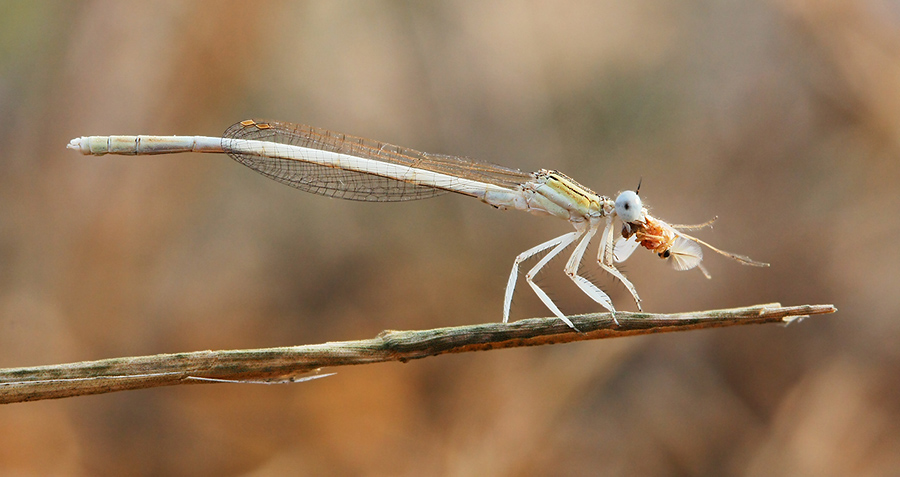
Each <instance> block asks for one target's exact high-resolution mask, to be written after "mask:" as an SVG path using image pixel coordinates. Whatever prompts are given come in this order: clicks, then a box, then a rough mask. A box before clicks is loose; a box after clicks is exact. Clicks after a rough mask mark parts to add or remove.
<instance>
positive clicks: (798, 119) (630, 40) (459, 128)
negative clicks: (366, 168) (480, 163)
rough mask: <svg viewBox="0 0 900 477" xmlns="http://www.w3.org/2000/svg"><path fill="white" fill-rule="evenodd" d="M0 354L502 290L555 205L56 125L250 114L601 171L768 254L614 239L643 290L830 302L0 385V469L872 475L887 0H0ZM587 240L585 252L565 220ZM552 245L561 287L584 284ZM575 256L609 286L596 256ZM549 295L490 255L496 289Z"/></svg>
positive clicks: (465, 318) (480, 317)
mask: <svg viewBox="0 0 900 477" xmlns="http://www.w3.org/2000/svg"><path fill="white" fill-rule="evenodd" d="M0 111H2V115H0V151H2V152H0V367H19V366H34V365H45V364H57V363H65V362H73V361H82V360H92V359H101V358H109V357H119V356H132V355H145V354H157V353H165V352H179V351H196V350H205V349H233V348H255V347H271V346H285V345H298V344H311V343H320V342H324V341H334V340H351V339H362V338H369V337H372V336H374V335H376V334H377V333H378V332H380V331H381V330H383V329H426V328H432V327H439V326H453V325H463V324H474V323H482V322H495V321H499V320H500V318H501V308H502V300H503V291H504V286H505V284H506V278H507V275H508V273H509V268H510V266H511V264H512V261H513V258H514V257H515V256H516V255H517V254H518V253H520V252H522V251H524V250H526V249H527V248H530V247H532V246H534V245H536V244H538V243H540V242H543V241H545V240H548V239H550V238H552V237H555V236H558V235H561V234H562V233H565V232H568V231H569V230H570V226H569V225H568V224H566V223H564V222H562V221H559V220H555V219H540V218H535V217H532V216H528V215H526V214H522V213H519V212H499V211H496V210H493V209H492V208H490V207H487V206H485V205H483V204H481V203H479V202H478V201H476V200H472V199H470V198H466V197H455V196H442V197H439V198H436V199H431V200H427V201H420V202H415V203H399V204H371V203H359V202H351V201H341V200H335V199H328V198H324V197H320V196H315V195H310V194H304V193H302V192H299V191H297V190H294V189H292V188H289V187H285V186H283V185H281V184H278V183H276V182H274V181H271V180H268V179H265V178H264V177H262V176H260V175H258V174H256V173H254V172H253V171H251V170H249V169H246V168H244V167H243V166H241V165H239V164H237V163H235V162H234V161H232V160H230V159H229V158H228V157H227V156H224V155H190V154H182V155H173V156H168V157H161V156H160V157H144V158H132V157H111V156H106V157H84V156H80V155H78V154H76V153H75V152H72V151H67V150H66V148H65V146H66V144H67V142H68V141H69V139H71V138H73V137H77V136H82V135H106V134H191V135H193V134H199V135H218V134H221V132H222V131H224V130H225V129H226V128H227V127H228V126H229V125H231V124H232V123H234V122H237V121H240V120H243V119H247V118H251V117H256V118H270V119H279V120H284V121H292V122H299V123H306V124H312V125H315V126H320V127H326V128H329V129H333V130H337V131H341V132H346V133H348V134H354V135H359V136H364V137H370V138H373V139H378V140H382V141H387V142H391V143H395V144H400V145H403V146H408V147H412V148H416V149H420V150H425V151H429V152H435V153H446V154H457V155H465V156H469V157H473V158H478V159H481V160H486V161H491V162H495V163H499V164H503V165H507V166H512V167H517V168H520V169H523V170H535V169H538V168H550V169H559V170H561V171H564V172H566V173H567V174H569V175H571V176H572V177H574V178H575V179H576V180H578V181H580V182H582V183H584V184H585V185H587V186H589V187H592V188H593V189H594V190H596V191H597V192H599V193H601V194H606V195H613V194H616V193H617V192H619V191H621V190H624V189H629V188H634V186H635V185H636V184H637V182H638V180H640V179H643V185H642V188H641V195H642V197H643V198H644V201H645V203H646V204H648V205H649V206H650V207H651V208H652V210H653V212H654V214H655V215H657V216H659V217H661V218H663V219H665V220H667V221H670V222H673V223H698V222H703V221H706V220H708V219H710V218H712V217H714V216H718V217H719V220H718V221H717V222H716V227H715V229H713V230H711V231H710V230H707V231H704V232H701V233H699V234H698V235H699V236H700V237H702V238H703V239H705V240H708V241H709V242H711V243H713V244H715V245H717V246H720V247H722V248H724V249H726V250H730V251H734V252H737V253H742V254H747V255H749V256H750V257H752V258H754V259H757V260H762V261H766V262H770V263H771V264H772V267H771V268H768V269H757V268H751V267H743V266H741V265H740V264H737V263H735V262H731V261H729V260H727V259H725V258H722V257H719V256H715V255H713V254H711V253H709V254H708V255H707V260H706V261H705V263H706V264H707V267H708V268H709V270H710V272H711V273H712V275H713V279H712V280H706V279H705V278H703V276H702V274H701V273H699V272H697V271H692V272H675V271H673V270H670V269H669V268H667V267H666V266H665V264H664V263H662V262H661V261H660V260H659V259H657V258H656V257H655V256H653V255H652V254H650V253H636V254H635V256H634V257H633V258H632V259H630V260H629V261H628V262H627V266H626V267H625V268H626V273H627V274H628V275H629V277H630V278H631V280H632V281H633V282H634V283H635V285H636V286H637V288H638V290H639V291H640V293H641V296H642V298H643V299H644V305H645V309H646V310H648V311H655V312H678V311H692V310H703V309H709V308H727V307H736V306H746V305H752V304H757V303H768V302H773V301H779V302H781V303H783V304H785V305H800V304H813V303H833V304H835V305H836V306H837V307H838V309H839V310H840V311H839V312H838V313H837V314H836V315H831V316H825V317H816V318H814V319H810V320H807V321H805V322H803V323H800V324H795V325H792V326H790V327H786V328H785V327H779V326H760V327H741V328H733V329H723V330H712V331H703V332H692V333H682V334H666V335H659V336H648V337H637V338H626V339H616V340H605V341H592V342H583V343H576V344H568V345H562V346H552V347H541V348H529V349H514V350H503V351H494V352H483V353H468V354H464V355H455V356H442V357H438V358H430V359H426V360H421V361H415V362H410V363H407V364H398V363H390V364H380V365H371V366H362V367H355V368H343V369H339V370H338V374H337V375H336V376H333V377H329V378H327V379H323V380H317V381H314V382H310V383H304V384H295V385H285V386H261V385H246V384H245V385H240V384H233V385H232V384H219V385H213V386H184V387H172V388H160V389H152V390H145V391H135V392H124V393H117V394H110V395H102V396H88V397H79V398H72V399H63V400H57V401H43V402H35V403H26V404H15V405H7V406H2V407H0V429H3V432H2V433H0V474H3V475H11V474H12V475H111V474H114V475H284V474H287V473H299V474H317V475H344V474H349V475H548V474H555V475H578V474H598V475H648V476H649V475H754V476H755V475H765V476H771V475H889V474H894V475H896V473H897V472H898V469H900V350H898V347H897V345H896V343H897V342H898V338H900V311H898V310H900V293H898V271H897V269H898V265H900V247H898V246H897V238H898V237H900V217H898V210H900V192H898V188H897V187H898V186H897V184H898V181H900V161H898V157H900V7H898V4H897V3H896V2H893V1H890V0H864V1H860V0H827V1H821V0H771V1H767V2H719V1H714V0H701V1H696V2H676V3H672V2H667V1H661V0H639V1H632V0H610V1H603V2H596V1H557V2H514V1H488V2H481V1H465V0H459V1H447V2H400V1H370V2H276V1H272V2H247V1H231V2H226V1H221V2H200V1H169V2H124V1H96V2H31V1H7V2H4V3H2V5H0ZM589 255H590V253H589ZM563 265H564V261H563V260H557V261H554V262H552V263H551V264H550V265H549V266H548V267H547V268H545V271H544V272H543V274H542V275H541V276H540V277H539V282H540V284H541V285H542V286H543V287H545V289H547V290H548V292H549V293H550V294H551V296H553V297H554V299H555V300H556V301H557V303H559V304H560V306H561V307H562V309H563V311H565V312H566V313H581V312H590V311H598V307H597V306H596V305H594V304H593V303H592V302H591V301H590V300H589V299H587V298H586V297H584V296H583V295H582V294H581V293H580V291H579V290H578V289H577V288H576V287H575V286H573V285H572V283H571V282H569V281H568V280H567V279H566V278H565V276H564V275H563V273H562V267H563ZM586 269H587V271H588V273H589V274H590V275H592V276H594V277H596V278H597V280H598V281H599V282H600V283H601V284H602V285H603V286H604V287H605V288H606V289H607V290H608V291H609V293H610V294H611V296H612V298H613V301H614V302H615V303H616V304H617V306H618V307H619V308H620V309H627V310H631V309H634V305H633V303H632V302H631V299H630V297H629V295H628V293H627V291H626V290H625V289H624V288H623V287H622V286H621V285H617V284H615V283H613V282H611V281H609V280H608V279H607V278H606V277H605V276H604V275H603V274H602V273H600V272H599V270H597V268H596V267H593V268H592V267H591V266H590V264H588V265H586ZM548 314H549V312H548V311H547V310H546V309H545V308H544V307H543V305H542V304H541V303H540V302H539V301H538V300H537V299H536V298H535V297H534V296H533V295H532V294H531V293H530V292H529V291H528V290H527V287H525V288H520V289H519V293H518V294H517V296H516V299H515V301H514V303H513V310H512V318H513V319H521V318H529V317H535V316H547V315H548Z"/></svg>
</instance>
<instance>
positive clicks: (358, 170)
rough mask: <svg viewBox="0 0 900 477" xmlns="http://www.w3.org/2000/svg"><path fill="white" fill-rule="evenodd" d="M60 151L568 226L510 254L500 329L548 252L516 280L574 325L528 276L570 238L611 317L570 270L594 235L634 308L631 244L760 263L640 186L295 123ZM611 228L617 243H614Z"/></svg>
mask: <svg viewBox="0 0 900 477" xmlns="http://www.w3.org/2000/svg"><path fill="white" fill-rule="evenodd" d="M68 147H69V148H70V149H75V150H77V151H80V152H81V153H82V154H93V155H98V156H99V155H103V154H124V155H149V154H168V153H177V152H216V153H223V152H224V153H226V154H228V155H229V156H231V157H232V158H234V159H235V160H236V161H238V162H240V163H241V164H244V165H245V166H248V167H250V168H251V169H254V170H256V171H257V172H259V173H261V174H263V175H265V176H266V177H269V178H271V179H274V180H276V181H278V182H282V183H284V184H287V185H290V186H292V187H296V188H298V189H300V190H304V191H307V192H312V193H315V194H321V195H325V196H330V197H339V198H342V199H351V200H362V201H374V202H392V201H404V200H415V199H424V198H428V197H434V196H436V195H439V194H442V193H444V192H448V191H449V192H456V193H458V194H463V195H467V196H471V197H475V198H478V199H480V200H481V201H482V202H485V203H486V204H489V205H492V206H494V207H496V208H498V209H517V210H523V211H526V212H530V213H532V214H535V215H551V216H554V217H559V218H562V219H565V220H567V221H569V223H571V224H572V225H573V226H574V227H575V231H574V232H569V233H567V234H565V235H561V236H559V237H556V238H554V239H552V240H548V241H546V242H544V243H542V244H540V245H538V246H536V247H533V248H531V249H529V250H526V251H525V252H522V253H521V254H519V256H518V257H516V259H515V261H514V262H513V267H512V272H511V273H510V275H509V281H508V282H507V286H506V295H505V297H504V300H503V322H504V323H506V322H507V321H508V320H509V311H510V306H511V304H512V298H513V290H515V286H516V281H517V278H518V275H519V265H520V264H521V263H522V262H524V261H525V260H527V259H529V258H531V257H532V256H534V255H537V254H539V253H541V252H543V251H546V250H548V249H549V252H547V253H546V254H545V255H544V256H543V257H541V259H540V260H538V262H537V263H536V264H535V265H534V266H533V267H531V269H530V270H528V272H527V273H525V281H526V282H527V283H528V285H529V286H530V287H531V289H532V290H534V292H535V293H536V294H537V296H538V297H539V298H540V300H541V301H542V302H543V303H544V305H546V306H547V308H549V309H550V311H552V312H553V314H554V315H556V316H557V317H559V319H561V320H562V321H564V322H565V323H566V324H567V325H569V326H570V327H572V328H575V326H574V325H573V324H572V322H571V321H570V320H569V319H568V318H566V315H564V314H563V313H562V311H560V309H559V307H557V306H556V304H555V303H553V300H551V299H550V297H549V296H548V295H547V293H545V292H544V290H542V289H541V288H540V287H539V286H538V285H537V284H536V283H535V282H534V277H535V275H536V274H537V273H538V272H539V271H540V270H541V269H542V268H543V267H544V266H545V265H546V264H547V263H548V262H549V261H550V260H551V259H553V257H555V256H557V255H558V254H559V253H560V252H562V251H563V250H564V249H565V248H566V247H568V246H570V245H572V244H573V243H575V242H578V244H577V245H576V246H575V251H574V252H573V253H572V255H571V256H570V257H569V260H568V261H567V262H566V265H565V268H564V270H565V273H566V275H568V276H569V278H571V279H572V281H573V282H575V284H576V285H577V286H578V287H579V288H580V289H581V290H582V291H583V292H584V293H585V294H587V296H589V297H590V298H591V299H593V300H594V301H596V302H597V303H599V304H600V305H601V306H603V307H604V308H606V309H607V310H609V311H610V312H612V313H613V319H615V307H614V306H613V304H612V300H610V298H609V296H608V295H607V294H606V293H605V292H604V291H603V290H601V289H600V287H598V286H597V285H595V284H594V283H592V282H591V281H590V280H588V279H587V278H585V277H584V276H582V275H579V273H578V268H579V266H580V264H581V260H582V258H583V257H584V254H585V251H586V250H587V247H588V244H589V243H590V242H591V240H592V239H593V238H594V236H595V235H597V233H598V232H600V245H599V247H598V250H597V262H598V263H599V265H600V267H601V268H602V269H603V270H605V271H606V272H608V273H609V274H610V275H612V276H613V277H615V279H617V280H619V281H620V282H621V283H622V284H624V285H625V288H626V289H628V291H629V292H630V293H631V296H632V297H633V298H634V301H635V303H636V304H637V307H638V309H641V299H640V297H639V296H638V293H637V290H635V288H634V285H632V283H631V282H630V281H629V280H628V279H627V278H625V276H624V275H623V274H622V273H621V272H620V271H619V270H618V269H617V268H616V266H615V263H616V262H621V261H624V260H625V259H626V258H628V256H629V255H631V253H632V252H633V251H634V250H635V249H636V248H637V247H638V246H643V247H644V248H647V249H649V250H652V251H653V252H655V253H656V254H657V255H659V256H660V257H661V258H663V259H665V260H667V261H668V262H669V263H670V264H671V265H672V266H673V267H674V268H675V269H677V270H689V269H691V268H695V267H699V268H700V270H701V271H703V273H704V274H705V275H706V276H707V277H709V274H708V273H707V272H706V269H705V268H703V266H702V265H701V264H700V262H701V261H702V260H703V251H702V250H701V249H700V245H704V246H706V247H709V248H710V249H711V250H713V251H715V252H717V253H720V254H722V255H725V256H726V257H729V258H732V259H734V260H737V261H738V262H740V263H743V264H745V265H754V266H763V267H764V266H768V264H766V263H761V262H756V261H753V260H751V259H750V258H748V257H745V256H743V255H736V254H733V253H729V252H725V251H722V250H719V249H717V248H715V247H713V246H711V245H709V244H707V243H706V242H703V241H701V240H699V239H697V238H694V237H691V236H689V235H686V234H685V233H684V232H683V231H682V230H686V229H689V228H691V227H679V226H673V225H669V224H667V223H665V222H663V221H662V220H659V219H656V218H654V217H652V216H651V215H650V214H649V212H648V210H647V208H646V207H644V206H643V204H642V202H641V199H640V196H639V195H638V192H639V189H640V185H639V186H638V188H637V190H634V191H631V190H626V191H624V192H622V193H620V194H619V195H618V197H617V198H616V199H615V200H613V199H611V198H610V197H606V196H602V195H598V194H596V193H595V192H593V191H592V190H590V189H588V188H587V187H584V186H583V185H581V184H579V183H577V182H575V181H574V180H573V179H571V178H569V177H567V176H566V175H564V174H562V173H561V172H558V171H552V170H543V169H542V170H539V171H537V172H531V173H528V172H522V171H520V170H518V169H511V168H507V167H503V166H498V165H495V164H490V163H486V162H479V161H474V160H471V159H467V158H463V157H456V156H446V155H440V154H429V153H425V152H419V151H416V150H413V149H407V148H403V147H398V146H393V145H391V144H387V143H383V142H378V141H372V140H369V139H363V138H359V137H354V136H349V135H346V134H341V133H336V132H333V131H328V130H326V129H320V128H314V127H310V126H304V125H299V124H291V123H285V122H278V121H263V120H247V121H242V122H239V123H237V124H235V125H233V126H231V127H230V128H228V130H226V131H225V133H224V134H223V137H206V136H85V137H80V138H75V139H72V141H71V142H70V143H69V145H68ZM616 217H618V218H619V220H620V221H621V227H620V228H617V227H616V226H615V224H616V222H615V220H614V219H615V218H616ZM601 225H603V228H602V232H601V228H600V226H601ZM704 225H706V224H704ZM617 231H618V232H619V234H620V235H621V237H620V239H619V240H618V241H614V240H615V235H616V232H617Z"/></svg>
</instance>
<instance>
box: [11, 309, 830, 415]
mask: <svg viewBox="0 0 900 477" xmlns="http://www.w3.org/2000/svg"><path fill="white" fill-rule="evenodd" d="M835 311H837V310H836V308H835V307H834V306H833V305H803V306H792V307H782V306H781V305H780V304H779V303H770V304H766V305H756V306H751V307H746V308H732V309H727V310H709V311H698V312H691V313H673V314H650V313H629V312H618V313H616V318H617V319H618V321H619V325H618V326H616V325H615V324H614V323H613V322H612V317H611V315H610V314H609V313H595V314H588V315H576V316H571V317H569V318H570V319H571V320H572V322H573V323H574V324H575V326H576V327H578V329H579V330H581V333H576V332H573V330H572V329H571V328H569V327H568V326H566V325H565V324H564V323H563V322H562V321H561V320H558V319H556V318H532V319H528V320H521V321H517V322H514V323H510V324H502V323H487V324H480V325H467V326H457V327H451V328H435V329H431V330H421V331H391V330H388V331H383V332H381V333H380V334H379V335H378V336H377V337H375V338H371V339H366V340H358V341H340V342H329V343H322V344H315V345H303V346H290V347H284V348H263V349H247V350H226V351H197V352H192V353H176V354H159V355H155V356H137V357H124V358H112V359H103V360H99V361H82V362H78V363H68V364H58V365H50V366H36V367H28V368H7V369H0V404H5V403H13V402H24V401H37V400H41V399H55V398H63V397H70V396H81V395H87V394H102V393H109V392H114V391H125V390H129V389H144V388H151V387H156V386H171V385H176V384H201V383H213V382H267V383H271V382H294V381H298V380H300V381H302V380H307V379H310V378H315V377H321V376H323V375H321V374H319V375H317V374H315V373H317V372H318V370H319V369H320V368H323V367H334V366H347V365H354V364H368V363H379V362H384V361H400V362H406V361H408V360H411V359H419V358H425V357H428V356H437V355H440V354H444V353H462V352H467V351H486V350H491V349H499V348H514V347H519V346H537V345H546V344H556V343H568V342H572V341H582V340H593V339H602V338H615V337H620V336H632V335H642V334H649V333H662V332H668V331H688V330H696V329H703V328H717V327H724V326H735V325H749V324H761V323H790V322H792V321H795V320H798V319H800V318H804V317H807V316H809V315H819V314H826V313H834V312H835ZM311 373H312V374H311Z"/></svg>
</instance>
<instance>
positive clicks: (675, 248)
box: [667, 237, 703, 270]
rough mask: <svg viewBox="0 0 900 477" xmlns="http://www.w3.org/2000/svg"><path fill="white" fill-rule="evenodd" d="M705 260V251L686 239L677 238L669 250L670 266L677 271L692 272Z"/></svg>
mask: <svg viewBox="0 0 900 477" xmlns="http://www.w3.org/2000/svg"><path fill="white" fill-rule="evenodd" d="M702 260H703V250H702V249H701V248H700V245H698V244H697V243H696V242H694V241H692V240H688V239H686V238H684V237H675V241H674V242H673V243H672V248H670V249H669V258H668V259H667V261H668V262H669V265H671V266H672V268H674V269H675V270H690V269H692V268H694V267H696V266H697V265H700V262H701V261H702Z"/></svg>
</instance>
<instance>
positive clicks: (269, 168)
mask: <svg viewBox="0 0 900 477" xmlns="http://www.w3.org/2000/svg"><path fill="white" fill-rule="evenodd" d="M224 137H225V138H227V139H248V140H259V141H269V142H274V143H278V144H289V145H293V146H300V147H305V148H309V149H315V150H320V151H328V152H334V153H340V154H347V155H351V156H355V157H361V158H366V159H374V160H378V161H383V162H387V163H391V164H401V165H406V166H410V167H415V168H419V169H425V170H429V171H434V172H441V173H444V174H447V175H450V176H454V177H464V178H467V179H474V180H477V181H480V182H484V183H488V184H495V185H499V186H503V187H507V188H513V187H515V186H516V185H518V184H521V183H523V182H525V181H527V180H530V179H531V174H529V173H526V172H522V171H520V170H517V169H511V168H507V167H503V166H498V165H496V164H490V163H485V162H478V161H473V160H470V159H465V158H461V157H455V156H444V155H438V154H428V153H425V152H420V151H416V150H414V149H407V148H403V147H399V146H394V145H391V144H386V143H382V142H378V141H373V140H370V139H364V138H360V137H355V136H349V135H346V134H341V133H336V132H333V131H329V130H327V129H322V128H315V127H311V126H305V125H301V124H292V123H285V122H279V121H264V120H248V121H242V122H239V123H237V124H235V125H233V126H231V127H230V128H228V129H227V130H226V131H225V134H224ZM223 148H224V149H225V152H227V153H228V155H229V156H231V157H232V158H233V159H235V160H236V161H238V162H240V163H241V164H243V165H245V166H247V167H250V168H251V169H254V170H256V171H257V172H259V173H260V174H263V175H265V176H266V177H269V178H271V179H274V180H276V181H278V182H281V183H283V184H287V185H289V186H291V187H296V188H297V189H300V190H304V191H306V192H312V193H314V194H320V195H326V196H329V197H338V198H342V199H350V200H363V201H370V202H392V201H405V200H416V199H426V198H429V197H434V196H436V195H440V194H443V193H444V192H446V190H443V189H441V188H440V186H439V185H436V186H429V185H422V184H416V183H413V182H406V181H401V180H397V179H394V178H391V177H385V176H383V175H379V174H378V171H377V170H373V171H367V172H359V171H349V170H344V169H340V168H337V167H329V166H325V165H321V164H315V163H310V162H304V161H302V160H299V159H298V160H293V159H282V158H272V157H266V156H262V155H256V154H249V153H244V152H235V151H232V150H229V148H228V146H227V142H226V141H223Z"/></svg>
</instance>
